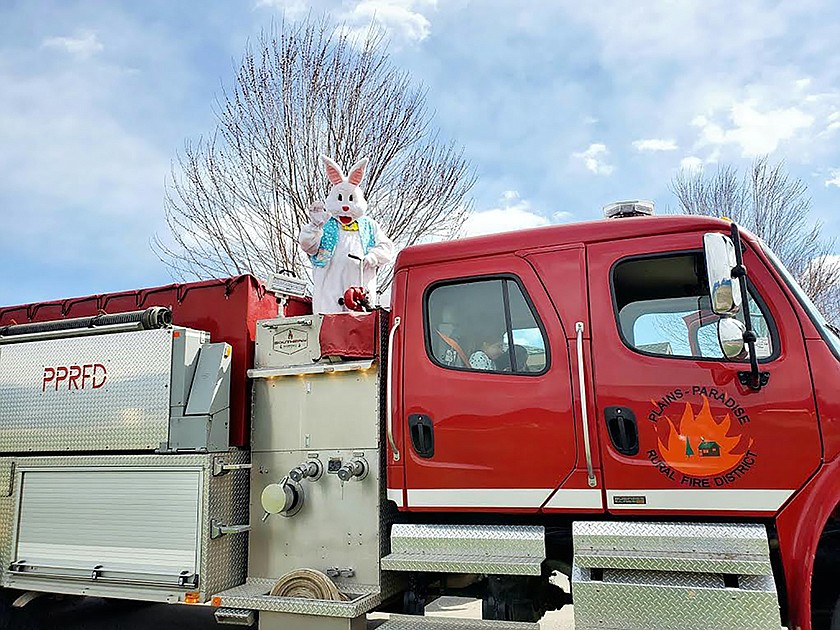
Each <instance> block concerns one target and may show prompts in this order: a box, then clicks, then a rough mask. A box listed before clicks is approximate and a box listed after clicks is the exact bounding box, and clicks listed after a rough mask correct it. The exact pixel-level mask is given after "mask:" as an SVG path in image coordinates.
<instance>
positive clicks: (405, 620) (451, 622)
mask: <svg viewBox="0 0 840 630" xmlns="http://www.w3.org/2000/svg"><path fill="white" fill-rule="evenodd" d="M539 627H540V626H539V624H537V623H524V622H521V621H486V620H482V619H458V618H457V617H416V616H409V615H391V616H390V618H389V619H388V621H386V622H385V623H383V624H382V625H381V626H376V628H377V630H437V629H438V628H442V629H445V630H539Z"/></svg>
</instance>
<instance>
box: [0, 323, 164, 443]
mask: <svg viewBox="0 0 840 630" xmlns="http://www.w3.org/2000/svg"><path fill="white" fill-rule="evenodd" d="M172 332H173V331H172V329H158V330H147V331H139V332H125V333H114V334H109V335H94V336H90V337H71V338H66V339H57V340H49V341H31V342H25V343H19V344H12V345H8V346H3V347H1V348H0V401H2V404H0V426H2V427H3V431H2V432H0V452H2V453H12V452H16V453H23V452H35V451H38V452H50V451H68V450H76V451H109V450H149V449H155V448H158V447H159V446H160V444H161V443H162V442H166V441H167V439H168V434H169V416H170V414H169V402H170V389H169V386H170V375H171V371H172Z"/></svg>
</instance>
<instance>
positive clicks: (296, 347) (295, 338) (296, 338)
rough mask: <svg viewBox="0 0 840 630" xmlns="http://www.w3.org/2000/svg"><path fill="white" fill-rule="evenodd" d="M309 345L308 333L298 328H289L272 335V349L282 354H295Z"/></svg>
mask: <svg viewBox="0 0 840 630" xmlns="http://www.w3.org/2000/svg"><path fill="white" fill-rule="evenodd" d="M308 345H309V333H307V332H306V331H305V330H301V329H300V328H289V329H288V330H282V331H280V332H278V333H276V334H275V335H274V350H275V351H277V352H281V353H283V354H295V353H296V352H300V351H301V350H304V349H305V348H306V346H308Z"/></svg>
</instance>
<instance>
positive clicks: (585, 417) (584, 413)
mask: <svg viewBox="0 0 840 630" xmlns="http://www.w3.org/2000/svg"><path fill="white" fill-rule="evenodd" d="M575 332H577V362H578V380H579V381H580V418H581V421H582V422H583V450H584V453H585V454H586V478H587V481H588V483H589V487H590V488H594V487H595V486H597V485H598V480H597V479H595V471H594V469H593V468H592V447H591V446H590V445H589V410H588V406H589V405H588V401H587V399H586V374H585V372H584V369H583V322H578V323H576V324H575Z"/></svg>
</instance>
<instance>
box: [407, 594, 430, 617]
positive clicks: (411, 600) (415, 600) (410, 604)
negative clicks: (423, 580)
mask: <svg viewBox="0 0 840 630" xmlns="http://www.w3.org/2000/svg"><path fill="white" fill-rule="evenodd" d="M403 612H404V613H405V614H406V615H425V614H426V598H425V597H423V596H421V595H420V594H419V593H418V592H417V591H412V590H409V591H406V592H405V595H404V596H403Z"/></svg>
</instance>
